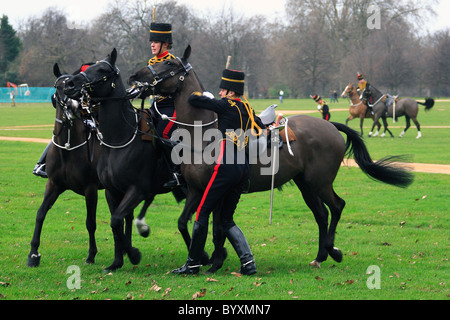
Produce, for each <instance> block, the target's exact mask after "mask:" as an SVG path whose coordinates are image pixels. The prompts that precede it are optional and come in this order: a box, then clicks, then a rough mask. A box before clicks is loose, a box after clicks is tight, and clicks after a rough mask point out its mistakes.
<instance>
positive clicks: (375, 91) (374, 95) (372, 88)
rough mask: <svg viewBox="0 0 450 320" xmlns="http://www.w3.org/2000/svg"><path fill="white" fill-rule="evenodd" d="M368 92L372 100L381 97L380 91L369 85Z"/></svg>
mask: <svg viewBox="0 0 450 320" xmlns="http://www.w3.org/2000/svg"><path fill="white" fill-rule="evenodd" d="M370 91H371V92H372V96H373V98H374V99H378V98H380V97H381V96H382V95H383V94H382V93H381V91H380V90H378V89H377V88H375V87H374V86H373V85H370Z"/></svg>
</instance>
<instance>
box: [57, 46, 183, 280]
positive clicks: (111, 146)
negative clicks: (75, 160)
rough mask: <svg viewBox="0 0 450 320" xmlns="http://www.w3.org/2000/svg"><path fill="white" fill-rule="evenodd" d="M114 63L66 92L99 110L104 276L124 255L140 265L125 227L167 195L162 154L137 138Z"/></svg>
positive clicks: (133, 112) (78, 79) (134, 113)
mask: <svg viewBox="0 0 450 320" xmlns="http://www.w3.org/2000/svg"><path fill="white" fill-rule="evenodd" d="M116 58H117V51H116V50H115V49H114V50H113V51H112V52H111V54H110V55H108V57H106V58H105V59H104V60H101V61H98V62H97V63H96V64H94V65H92V66H90V67H89V68H88V69H87V70H85V71H84V72H82V73H80V74H78V75H75V76H73V77H72V78H71V79H70V80H68V81H67V82H66V84H65V90H64V92H65V94H67V95H68V96H69V97H71V98H73V99H79V98H82V100H84V101H87V102H88V103H89V104H99V108H98V119H99V125H98V130H99V132H98V135H99V136H100V137H101V152H100V155H99V159H98V165H97V174H98V177H99V180H100V181H101V183H102V185H103V186H104V187H105V190H106V191H105V194H106V200H107V202H108V206H109V209H110V212H111V228H112V232H113V235H114V246H115V254H114V261H113V263H112V264H111V265H110V266H109V267H107V268H106V269H105V271H107V272H109V271H114V270H116V269H118V268H121V267H122V265H123V253H124V252H125V253H127V254H128V257H129V259H130V261H131V263H133V264H138V263H139V262H140V260H141V253H140V251H139V250H138V249H137V248H134V247H132V245H131V241H130V239H128V237H127V236H126V235H125V234H124V231H123V221H124V219H130V218H132V214H133V210H134V208H135V207H136V206H138V205H139V203H141V202H142V201H143V200H145V201H146V205H145V206H148V204H150V203H151V202H152V201H153V199H154V197H155V195H157V194H162V193H168V192H170V191H171V190H170V189H167V188H164V187H163V183H164V182H165V181H167V180H168V178H169V176H170V171H169V168H168V166H167V164H166V163H165V159H164V158H163V157H162V156H161V148H159V147H157V145H158V144H156V145H153V143H151V142H149V141H145V140H143V139H142V138H141V134H140V128H139V126H140V120H141V113H140V110H139V109H135V108H134V107H133V106H132V104H131V103H130V101H129V98H130V96H129V95H128V94H127V92H126V90H125V87H124V85H123V82H122V79H121V76H120V72H119V69H118V68H117V67H116V66H115V62H116ZM174 191H175V190H174ZM145 206H144V207H145Z"/></svg>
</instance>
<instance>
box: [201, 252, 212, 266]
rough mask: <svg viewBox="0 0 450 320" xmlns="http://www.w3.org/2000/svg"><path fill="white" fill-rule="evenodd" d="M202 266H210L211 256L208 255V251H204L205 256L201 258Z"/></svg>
mask: <svg viewBox="0 0 450 320" xmlns="http://www.w3.org/2000/svg"><path fill="white" fill-rule="evenodd" d="M200 264H201V265H202V266H207V265H208V264H210V263H209V255H208V253H207V252H206V251H203V254H202V256H201V258H200Z"/></svg>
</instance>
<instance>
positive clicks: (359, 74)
mask: <svg viewBox="0 0 450 320" xmlns="http://www.w3.org/2000/svg"><path fill="white" fill-rule="evenodd" d="M356 77H357V78H358V80H363V79H364V76H363V75H362V74H361V73H360V72H358V75H357V76H356Z"/></svg>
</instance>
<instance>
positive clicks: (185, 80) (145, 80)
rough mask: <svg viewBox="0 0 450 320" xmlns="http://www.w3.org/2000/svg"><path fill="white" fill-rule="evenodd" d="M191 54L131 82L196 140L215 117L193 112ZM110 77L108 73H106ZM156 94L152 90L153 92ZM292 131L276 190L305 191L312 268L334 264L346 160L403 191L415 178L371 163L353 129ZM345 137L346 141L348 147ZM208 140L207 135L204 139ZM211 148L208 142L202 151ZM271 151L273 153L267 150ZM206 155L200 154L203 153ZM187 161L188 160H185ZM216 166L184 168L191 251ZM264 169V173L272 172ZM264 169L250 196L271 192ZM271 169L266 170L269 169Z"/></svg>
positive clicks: (301, 127)
mask: <svg viewBox="0 0 450 320" xmlns="http://www.w3.org/2000/svg"><path fill="white" fill-rule="evenodd" d="M190 53H191V48H190V46H188V47H187V48H186V50H185V52H184V55H183V57H182V58H178V59H177V60H171V61H170V63H167V62H162V63H156V64H155V65H153V66H152V67H151V68H149V67H146V68H143V69H141V70H139V71H138V72H137V73H136V74H134V75H133V76H132V77H131V78H130V81H134V82H135V83H136V85H141V86H144V87H150V88H152V90H153V92H155V93H163V94H171V95H172V97H174V100H175V109H176V112H177V121H178V122H179V126H181V127H182V128H185V129H186V130H187V131H188V132H189V133H190V135H191V137H195V135H196V133H194V131H195V130H199V129H198V128H193V127H192V125H193V124H194V122H195V121H197V123H198V121H201V123H203V127H202V129H200V130H201V131H202V133H203V132H204V130H207V129H210V128H212V127H214V125H215V124H214V120H215V119H216V115H215V114H214V113H213V112H212V111H208V110H204V109H196V108H193V107H192V106H191V105H190V104H189V103H188V98H189V96H190V95H191V94H192V93H193V92H202V91H203V87H202V85H201V83H200V80H199V79H198V77H197V76H196V74H195V72H194V71H193V69H192V66H191V65H190V64H189V63H188V58H189V56H190ZM104 72H105V71H104ZM152 90H149V91H150V92H151V91H152ZM288 123H289V127H290V128H291V129H292V131H293V132H294V133H295V136H296V141H293V142H292V143H291V147H292V151H293V156H292V155H291V154H289V152H288V148H286V147H283V148H282V149H281V150H280V154H279V170H278V172H277V173H276V174H275V176H274V178H275V180H274V181H275V182H274V184H275V187H279V186H281V185H283V184H285V183H287V182H289V181H290V180H293V181H294V182H295V184H296V185H297V186H298V188H299V189H300V191H301V193H302V195H303V198H304V200H305V202H306V204H307V205H308V207H309V208H310V209H311V211H312V212H313V214H314V217H315V219H316V221H317V224H318V227H319V251H318V253H317V257H316V258H315V259H314V261H313V262H312V263H311V265H313V266H320V263H321V262H323V261H325V260H326V259H327V257H328V255H330V256H331V257H332V258H333V259H334V260H336V261H337V262H340V261H341V260H342V252H341V251H340V250H339V249H338V248H336V247H335V246H334V238H335V231H336V227H337V224H338V222H339V219H340V217H341V213H342V210H343V209H344V206H345V201H344V200H343V199H341V198H340V197H339V196H338V195H337V194H336V193H335V191H334V189H333V181H334V179H335V177H336V175H337V172H338V170H339V168H340V166H341V163H342V160H343V158H344V156H345V154H348V155H351V154H353V155H354V158H355V161H356V162H357V163H358V165H359V167H360V168H361V170H363V172H365V173H366V174H367V175H368V176H370V177H371V178H373V179H375V180H378V181H381V182H384V183H388V184H391V185H394V186H398V187H407V186H408V185H409V184H411V183H412V181H413V176H412V174H411V173H410V172H408V171H406V170H405V169H404V168H401V167H398V166H395V165H392V162H393V161H397V160H399V159H400V158H399V157H386V158H384V159H381V160H379V161H376V162H374V161H372V159H371V157H370V155H369V153H368V151H367V148H366V146H365V144H364V142H363V140H362V139H361V137H360V136H359V134H358V132H356V131H355V130H352V129H350V128H349V127H347V126H345V125H343V124H339V123H332V122H328V121H324V120H322V119H318V118H314V117H310V116H304V115H299V116H292V117H289V118H288ZM341 132H343V133H345V134H346V136H347V142H345V140H344V138H343V136H342V135H341ZM201 136H203V135H201ZM191 140H192V143H193V144H192V145H190V147H188V148H185V149H183V152H188V153H190V156H189V157H187V158H189V159H193V158H194V157H196V155H195V153H196V152H199V151H197V150H198V146H196V145H195V143H194V142H193V139H191ZM208 143H209V142H207V141H203V148H205V147H206V145H207V144H208ZM268 149H269V148H268ZM200 152H201V150H200ZM183 156H184V154H183ZM213 166H214V164H213V165H211V164H206V163H204V162H203V163H201V164H195V163H184V164H182V166H181V170H182V173H183V176H184V178H185V179H186V181H187V183H188V187H189V193H188V195H187V199H186V204H185V208H184V210H183V213H182V215H181V216H180V219H179V230H180V232H181V234H182V235H183V238H184V239H185V241H186V244H187V247H188V248H189V242H190V240H189V239H190V236H189V232H188V230H187V221H188V220H187V217H190V216H191V215H192V211H193V210H195V209H196V208H197V206H198V204H199V202H200V200H201V197H202V194H203V191H204V190H205V188H206V186H207V184H208V181H209V179H210V177H211V174H212V171H213ZM269 166H270V164H269V165H265V167H269ZM263 167H264V165H262V164H260V163H258V164H255V165H251V175H250V188H249V192H258V191H265V190H270V188H271V181H272V177H271V175H268V174H261V173H262V169H263ZM265 169H267V168H265ZM325 205H326V206H327V207H328V208H329V209H330V211H331V224H330V225H329V226H328V209H327V207H326V206H325ZM218 223H220V217H216V216H215V215H214V230H213V235H214V243H215V251H214V254H213V256H214V258H215V260H214V262H213V266H212V267H211V269H210V270H209V271H210V272H214V271H216V270H217V269H218V268H220V267H221V266H222V262H223V256H222V252H223V244H224V241H225V236H224V234H223V232H221V229H220V227H219V226H217V224H218Z"/></svg>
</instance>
